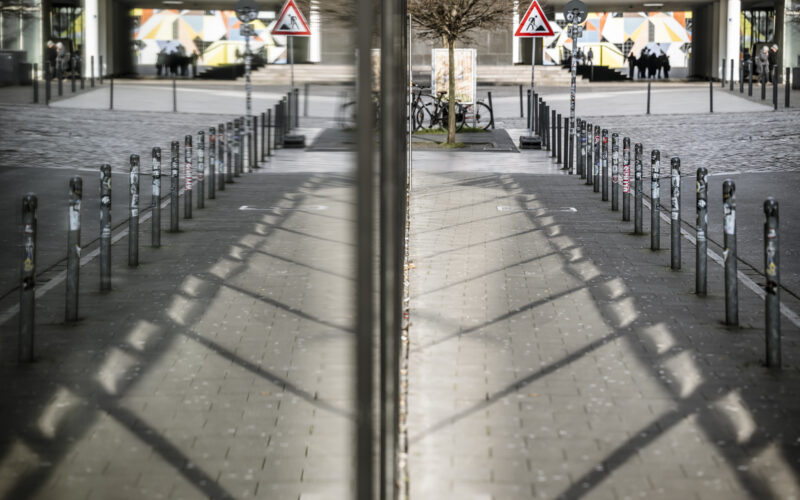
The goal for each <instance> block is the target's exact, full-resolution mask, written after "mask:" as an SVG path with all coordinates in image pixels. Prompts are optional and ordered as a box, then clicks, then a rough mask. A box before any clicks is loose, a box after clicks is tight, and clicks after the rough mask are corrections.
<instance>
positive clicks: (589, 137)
mask: <svg viewBox="0 0 800 500" xmlns="http://www.w3.org/2000/svg"><path fill="white" fill-rule="evenodd" d="M583 125H584V129H583V137H582V140H583V144H581V147H582V150H581V155H582V156H583V160H581V162H582V163H583V171H584V172H586V185H587V186H593V185H594V163H593V162H592V149H593V148H594V146H593V144H594V136H593V134H592V124H591V123H586V122H585V121H584V122H583Z"/></svg>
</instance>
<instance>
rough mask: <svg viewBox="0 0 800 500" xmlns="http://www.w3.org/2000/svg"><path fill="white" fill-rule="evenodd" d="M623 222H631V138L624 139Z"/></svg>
mask: <svg viewBox="0 0 800 500" xmlns="http://www.w3.org/2000/svg"><path fill="white" fill-rule="evenodd" d="M622 220H623V221H626V222H628V221H630V220H631V138H630V137H624V138H623V139H622Z"/></svg>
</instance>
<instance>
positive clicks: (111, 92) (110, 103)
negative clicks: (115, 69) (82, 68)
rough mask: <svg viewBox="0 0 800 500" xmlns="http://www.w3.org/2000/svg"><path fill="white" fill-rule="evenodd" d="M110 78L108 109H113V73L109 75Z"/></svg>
mask: <svg viewBox="0 0 800 500" xmlns="http://www.w3.org/2000/svg"><path fill="white" fill-rule="evenodd" d="M109 80H110V82H109V83H110V84H111V85H110V87H109V89H108V90H109V107H108V109H110V110H112V111H113V110H114V75H111V76H109Z"/></svg>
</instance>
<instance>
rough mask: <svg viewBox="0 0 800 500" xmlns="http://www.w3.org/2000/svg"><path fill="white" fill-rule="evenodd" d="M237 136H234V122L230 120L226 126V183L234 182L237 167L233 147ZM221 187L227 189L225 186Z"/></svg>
mask: <svg viewBox="0 0 800 500" xmlns="http://www.w3.org/2000/svg"><path fill="white" fill-rule="evenodd" d="M234 141H235V138H234V136H233V123H232V122H228V123H227V124H226V126H225V183H226V184H233V170H234V169H235V168H236V167H235V165H234V163H233V148H234ZM221 189H225V188H224V187H223V188H221Z"/></svg>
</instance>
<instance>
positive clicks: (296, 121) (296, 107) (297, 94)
mask: <svg viewBox="0 0 800 500" xmlns="http://www.w3.org/2000/svg"><path fill="white" fill-rule="evenodd" d="M293 104H294V128H299V127H300V113H299V111H300V89H298V88H295V89H294V99H293Z"/></svg>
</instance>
